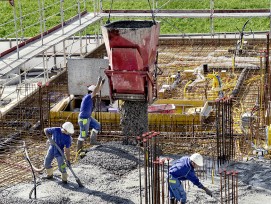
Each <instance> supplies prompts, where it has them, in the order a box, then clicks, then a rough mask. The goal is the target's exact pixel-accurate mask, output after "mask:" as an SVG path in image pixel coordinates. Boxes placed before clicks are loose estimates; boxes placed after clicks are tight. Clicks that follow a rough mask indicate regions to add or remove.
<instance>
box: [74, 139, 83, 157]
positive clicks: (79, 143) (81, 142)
mask: <svg viewBox="0 0 271 204" xmlns="http://www.w3.org/2000/svg"><path fill="white" fill-rule="evenodd" d="M83 143H84V141H81V140H77V148H76V152H77V153H78V154H79V155H80V153H81V151H82V150H83Z"/></svg>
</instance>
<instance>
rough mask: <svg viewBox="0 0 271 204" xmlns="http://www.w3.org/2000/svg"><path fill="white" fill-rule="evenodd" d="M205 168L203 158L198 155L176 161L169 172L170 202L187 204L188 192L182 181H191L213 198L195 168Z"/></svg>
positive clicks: (172, 203)
mask: <svg viewBox="0 0 271 204" xmlns="http://www.w3.org/2000/svg"><path fill="white" fill-rule="evenodd" d="M200 166H203V157H202V156H201V155H200V154H198V153H195V154H192V155H191V156H190V157H188V156H184V157H182V158H180V159H179V160H177V161H176V163H174V164H173V165H172V166H171V167H170V168H169V172H168V174H169V175H168V176H169V194H170V202H171V204H174V201H175V199H176V200H177V201H180V202H181V204H184V203H186V192H185V191H184V188H183V184H182V181H184V180H189V181H191V182H192V183H193V184H194V185H196V186H197V187H199V188H201V189H203V190H205V192H206V193H207V194H208V195H209V196H212V192H211V191H210V190H209V189H208V188H206V187H204V186H203V185H202V183H201V182H200V181H199V179H198V177H197V176H196V174H195V170H194V169H195V168H198V167H200Z"/></svg>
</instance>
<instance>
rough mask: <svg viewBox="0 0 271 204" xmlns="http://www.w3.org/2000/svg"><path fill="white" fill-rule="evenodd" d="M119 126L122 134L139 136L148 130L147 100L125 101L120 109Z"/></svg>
mask: <svg viewBox="0 0 271 204" xmlns="http://www.w3.org/2000/svg"><path fill="white" fill-rule="evenodd" d="M120 113H121V120H120V124H121V128H122V133H123V135H124V136H126V137H127V138H129V137H130V136H139V135H142V134H143V133H144V132H147V131H148V104H147V102H139V101H125V102H124V104H123V106H122V107H121V110H120Z"/></svg>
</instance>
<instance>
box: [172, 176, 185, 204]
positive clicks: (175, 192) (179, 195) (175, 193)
mask: <svg viewBox="0 0 271 204" xmlns="http://www.w3.org/2000/svg"><path fill="white" fill-rule="evenodd" d="M169 195H170V198H175V199H176V200H177V201H181V202H182V203H185V202H186V192H185V191H184V188H183V184H182V182H181V181H180V180H179V179H178V178H175V177H173V176H171V175H170V176H169Z"/></svg>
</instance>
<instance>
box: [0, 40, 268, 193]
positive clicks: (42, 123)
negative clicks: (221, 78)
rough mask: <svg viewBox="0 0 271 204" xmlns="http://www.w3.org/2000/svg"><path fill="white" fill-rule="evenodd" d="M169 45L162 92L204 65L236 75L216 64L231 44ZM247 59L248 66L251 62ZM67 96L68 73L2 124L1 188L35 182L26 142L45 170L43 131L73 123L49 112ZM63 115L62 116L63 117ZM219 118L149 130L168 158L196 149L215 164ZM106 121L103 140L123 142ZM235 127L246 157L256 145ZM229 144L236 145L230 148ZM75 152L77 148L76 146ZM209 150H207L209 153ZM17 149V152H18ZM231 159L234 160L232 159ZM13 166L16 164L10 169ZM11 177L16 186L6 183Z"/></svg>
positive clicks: (163, 56)
mask: <svg viewBox="0 0 271 204" xmlns="http://www.w3.org/2000/svg"><path fill="white" fill-rule="evenodd" d="M161 42H162V41H161ZM171 42H172V44H163V43H161V46H160V48H159V49H160V50H159V63H158V65H159V66H160V67H163V74H162V75H161V77H159V80H160V81H159V83H158V84H159V86H161V84H163V83H166V82H170V81H169V80H168V81H167V78H169V77H170V76H171V74H175V73H176V72H177V71H178V70H181V71H185V70H189V69H194V68H195V67H197V66H199V65H201V64H202V63H207V64H214V66H213V67H211V66H210V67H211V68H210V71H211V72H220V71H221V70H222V68H221V67H223V69H227V71H228V72H229V73H232V71H231V66H229V65H227V64H226V65H227V66H228V67H227V66H226V65H225V63H224V61H223V60H222V61H221V60H217V58H216V57H221V56H225V53H228V52H227V50H228V48H229V47H231V43H229V42H227V43H225V42H223V41H221V42H220V44H219V43H217V42H215V41H209V40H206V41H204V40H202V41H197V40H195V41H194V40H190V41H188V42H187V41H186V42H185V43H183V44H182V43H180V42H179V41H173V40H171ZM181 42H184V41H181ZM232 42H233V41H232ZM254 43H255V47H257V48H258V49H260V47H264V45H265V44H264V42H260V41H256V40H255V42H254ZM103 52H104V51H103ZM176 53H177V54H176ZM210 53H212V55H209V54H210ZM191 56H192V57H191ZM201 56H202V57H201ZM212 56H214V57H212ZM229 56H231V55H229ZM246 59H247V60H248V59H251V58H246ZM238 60H239V62H244V60H245V59H241V58H240V59H236V63H237V62H238ZM225 61H226V62H227V63H228V62H229V61H231V58H229V59H225ZM250 62H251V63H254V64H256V65H257V64H259V63H260V62H259V60H258V61H257V60H256V59H254V58H253V60H251V61H250ZM165 65H168V66H165ZM239 73H240V71H238V70H237V69H235V72H234V74H235V75H236V77H232V75H230V74H229V75H226V76H225V84H226V85H227V86H228V89H226V90H227V92H226V93H230V91H231V90H232V89H233V87H234V86H233V85H234V81H236V79H237V76H238V74H239ZM257 74H258V71H257V70H254V71H253V74H251V75H248V76H247V80H246V81H247V82H246V81H245V83H244V86H245V84H246V83H250V87H252V88H251V91H252V93H251V94H248V92H245V94H244V95H246V96H247V97H248V96H249V95H250V96H251V100H249V103H248V104H246V100H245V99H243V100H242V101H243V104H242V107H246V106H248V107H251V104H252V102H253V96H255V95H256V93H255V90H257V89H256V88H255V87H257V82H258V81H257V80H256V81H255V82H254V81H253V80H251V77H253V76H254V77H255V75H257ZM190 78H193V76H190V75H187V76H183V81H185V80H186V81H188V80H190ZM232 78H233V79H232ZM260 79H261V78H260ZM252 82H253V83H252ZM184 84H185V83H181V84H179V85H178V87H177V88H176V90H174V92H171V93H169V94H170V97H172V98H176V99H183V88H184ZM210 88H211V82H209V84H208V85H207V89H208V90H209V89H210ZM189 91H190V93H191V94H193V95H194V96H193V97H195V98H197V99H198V98H199V97H200V99H202V95H203V94H204V89H203V88H202V86H201V85H197V86H196V87H193V89H191V90H189ZM248 91H250V90H248ZM249 93H250V92H249ZM67 94H68V91H67V76H66V73H63V74H62V75H61V76H60V77H57V78H56V79H55V81H52V82H51V83H50V84H49V85H48V86H45V87H40V89H38V91H37V92H35V93H33V94H30V93H29V95H28V96H29V97H27V99H26V100H24V101H22V102H20V103H19V105H18V106H16V107H15V108H14V109H13V110H12V111H11V112H9V113H8V114H7V115H5V116H4V117H2V118H0V130H1V144H4V145H2V146H3V150H2V149H1V148H2V146H0V150H1V151H0V153H1V154H0V159H1V161H3V162H1V167H3V168H1V173H2V169H3V173H2V174H3V175H6V176H5V177H3V178H2V179H3V182H2V180H1V179H0V180H1V182H0V183H1V185H2V186H1V188H6V187H8V186H11V185H14V184H16V183H18V182H22V181H24V180H29V179H31V175H30V173H29V174H26V172H25V169H28V167H27V163H25V162H24V158H23V157H22V155H21V152H20V151H19V149H20V148H21V145H22V144H21V141H22V139H24V140H26V143H28V144H29V152H30V157H31V160H32V161H33V163H34V164H35V165H37V166H41V164H42V163H43V158H44V155H45V151H46V148H45V147H44V146H45V137H44V136H42V134H43V133H42V128H43V127H47V126H60V125H61V124H62V123H63V122H64V121H66V120H67V119H69V118H61V116H60V117H58V118H51V117H49V111H50V109H51V108H52V107H53V106H54V105H56V104H57V102H59V101H60V100H61V99H62V98H64V97H66V96H67ZM241 94H242V92H240V95H238V96H237V98H236V101H237V102H236V101H234V103H233V108H235V107H236V108H239V109H238V111H234V115H235V116H234V121H233V123H234V124H235V123H237V122H238V121H240V118H239V119H238V114H239V115H240V113H241V112H242V109H241V108H240V104H239V103H238V101H239V99H240V98H242V95H241ZM215 98H217V96H215ZM187 100H188V99H187ZM251 101H252V102H251ZM59 114H60V115H61V113H59ZM97 114H98V113H97ZM261 116H262V115H261ZM65 117H66V116H65ZM69 117H72V115H70V116H69ZM95 117H96V116H95ZM97 117H98V116H97ZM215 118H216V117H215V116H214V115H211V116H209V118H208V119H207V120H205V122H204V121H200V122H199V123H194V122H193V121H192V122H191V121H187V124H178V122H177V120H175V119H174V117H172V119H171V120H170V121H167V122H166V121H163V120H161V121H156V122H155V124H152V125H150V126H149V129H150V130H155V131H159V132H161V134H160V135H161V138H160V145H161V148H162V149H163V151H164V152H165V153H167V152H169V153H175V154H176V153H177V154H183V153H185V154H188V153H191V149H194V150H198V151H199V152H201V153H203V154H208V153H212V152H214V153H212V157H214V158H215V157H216V156H217V154H216V151H213V150H216V148H217V142H216V139H217V137H216V126H215V122H216V119H215ZM108 120H109V122H107V121H101V123H102V126H103V131H102V133H101V137H100V140H102V141H109V140H111V139H114V140H118V139H122V137H121V136H120V134H119V131H120V127H119V120H118V119H117V118H115V119H114V118H113V119H112V118H111V117H109V118H108ZM260 121H262V120H260ZM255 124H256V126H258V124H259V125H261V124H263V122H256V123H255ZM74 125H75V128H76V129H78V127H77V124H76V123H74ZM237 125H238V124H237ZM235 127H236V126H233V130H234V134H233V135H234V141H233V143H234V144H235V147H234V148H236V146H237V145H236V144H237V143H238V144H239V146H240V147H241V148H240V151H241V152H243V151H247V150H248V149H249V146H248V145H247V146H246V148H242V147H243V146H245V145H244V144H243V143H245V142H246V143H248V142H249V141H250V140H251V139H252V137H250V136H247V137H245V138H248V139H249V140H247V139H244V140H242V138H244V137H242V136H243V133H242V132H238V131H236V130H235ZM220 128H221V127H220ZM235 131H236V132H235ZM254 133H255V131H254ZM75 135H78V131H76V133H75ZM254 135H255V134H254ZM259 135H261V134H259ZM162 136H163V137H162ZM75 137H76V136H75ZM259 137H261V136H259ZM180 141H181V142H180ZM230 144H231V145H232V142H231V143H230ZM6 147H7V148H6ZM72 148H75V145H73V146H72ZM206 148H207V149H208V150H207V151H206ZM15 149H16V150H17V151H15ZM248 153H249V152H248ZM233 156H234V155H233ZM74 157H75V151H74V149H72V158H74ZM231 159H233V158H232V157H231ZM6 160H9V162H6V163H5V161H6ZM10 161H12V163H11V164H10ZM17 163H19V164H20V165H22V166H23V168H21V169H19V170H18V165H17ZM12 175H13V176H12ZM14 175H19V176H14ZM11 177H12V180H9V179H6V178H11ZM10 181H11V182H10Z"/></svg>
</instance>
